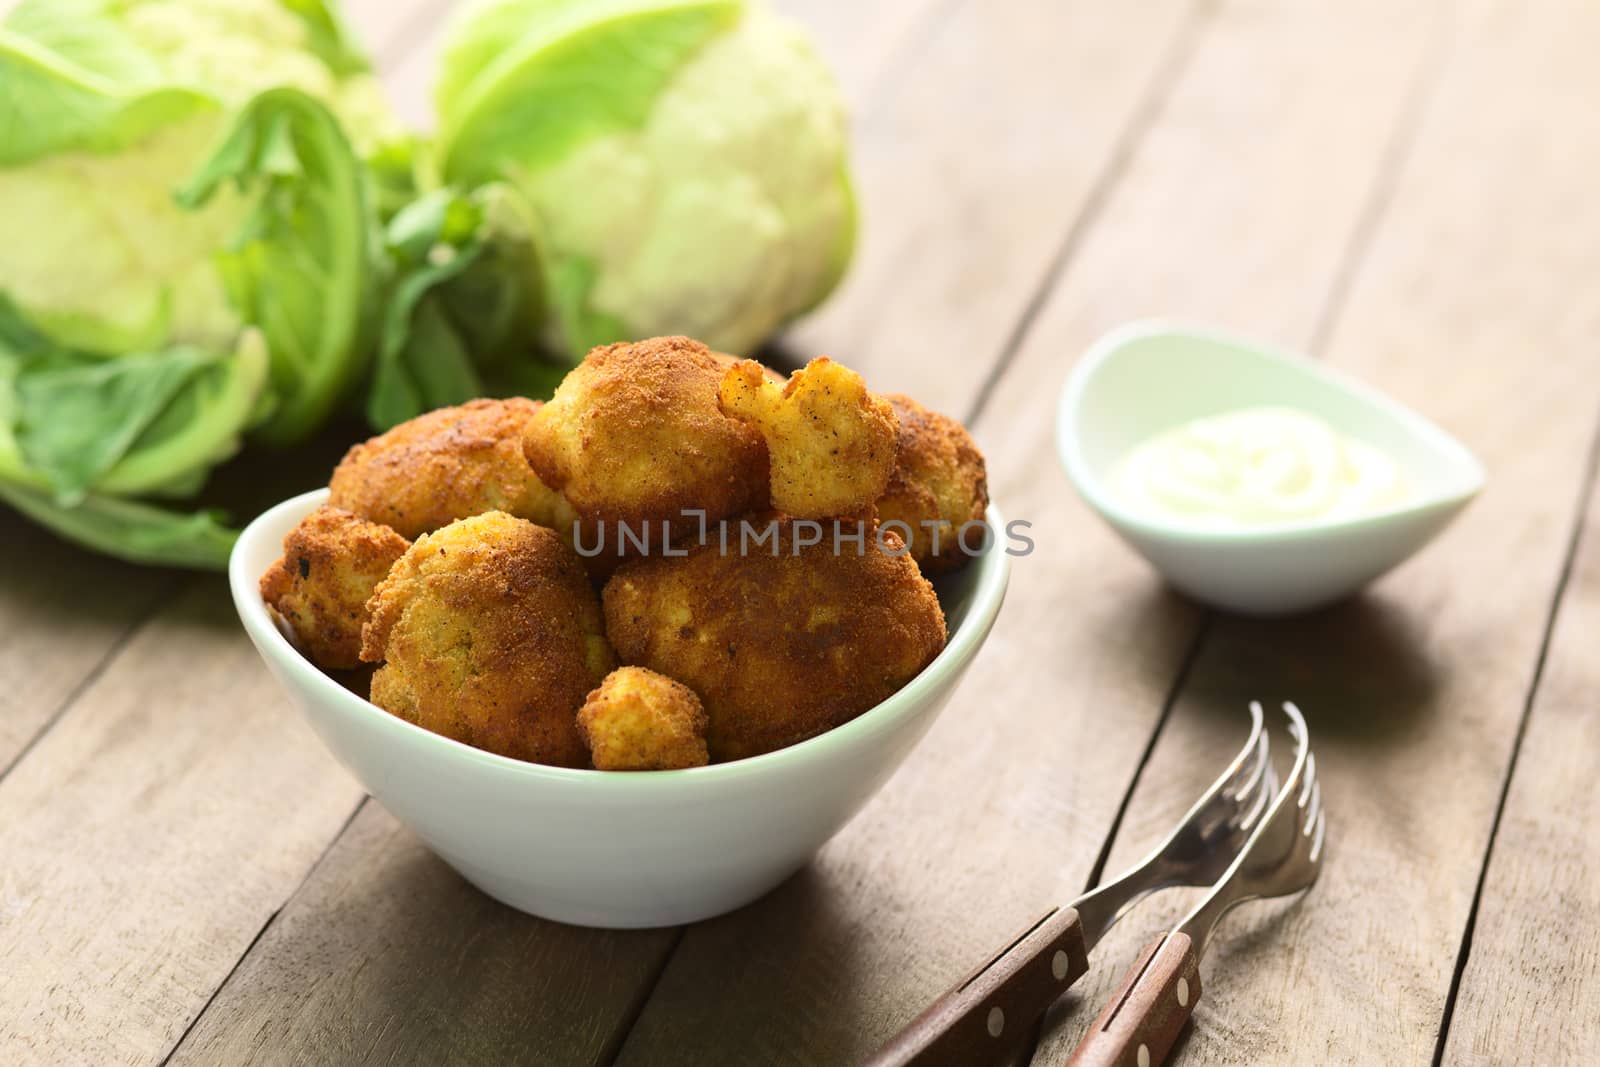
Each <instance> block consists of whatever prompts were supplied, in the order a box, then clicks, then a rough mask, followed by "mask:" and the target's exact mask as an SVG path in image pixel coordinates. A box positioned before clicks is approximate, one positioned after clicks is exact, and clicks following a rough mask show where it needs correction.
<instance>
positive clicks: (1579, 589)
mask: <svg viewBox="0 0 1600 1067" xmlns="http://www.w3.org/2000/svg"><path fill="white" fill-rule="evenodd" d="M1584 531H1585V532H1584V538H1583V544H1582V547H1581V549H1580V550H1579V553H1578V557H1577V560H1576V563H1575V566H1574V568H1573V572H1572V576H1571V578H1570V580H1569V582H1568V585H1567V591H1566V595H1565V597H1563V598H1562V601H1561V604H1560V608H1559V614H1558V615H1557V618H1556V627H1555V631H1554V635H1553V638H1552V641H1551V645H1550V651H1549V655H1548V657H1547V659H1546V660H1545V665H1544V672H1543V676H1542V677H1541V679H1540V681H1539V688H1538V691H1537V693H1536V695H1535V699H1534V704H1533V707H1532V709H1531V712H1530V717H1529V721H1528V728H1527V734H1526V736H1525V737H1524V738H1523V742H1522V747H1521V749H1520V751H1519V753H1518V755H1517V764H1516V773H1515V775H1514V776H1513V777H1512V780H1511V785H1510V790H1509V792H1508V794H1507V796H1506V805H1505V811H1504V814H1503V815H1502V817H1501V819H1500V824H1499V827H1498V830H1497V832H1496V834H1495V838H1494V849H1493V852H1492V853H1491V858H1490V861H1489V869H1488V872H1487V875H1486V877H1485V880H1484V886H1483V895H1482V900H1481V901H1480V903H1479V905H1478V911H1477V922H1476V924H1475V925H1474V928H1473V935H1472V944H1471V955H1470V956H1469V957H1468V958H1467V966H1466V971H1465V973H1464V974H1463V975H1462V977H1461V988H1460V990H1459V992H1458V994H1457V1000H1456V1004H1455V1013H1454V1016H1453V1021H1452V1023H1451V1026H1450V1032H1449V1035H1448V1040H1447V1044H1446V1045H1445V1048H1444V1062H1445V1063H1447V1064H1461V1065H1467V1064H1471V1065H1473V1067H1488V1065H1492V1064H1500V1063H1520V1062H1544V1063H1600V1030H1597V1029H1596V1027H1595V1023H1594V1021H1595V1018H1596V1017H1597V1015H1600V929H1597V928H1596V925H1595V916H1596V915H1600V839H1597V837H1596V835H1595V827H1596V826H1600V791H1597V790H1596V789H1595V788H1594V772H1595V767H1596V766H1600V736H1597V734H1596V731H1595V725H1594V710H1595V694H1596V693H1600V659H1597V658H1596V657H1595V654H1594V649H1595V635H1596V634H1597V633H1600V494H1597V493H1594V492H1593V491H1592V489H1591V494H1590V498H1589V509H1588V515H1587V517H1586V518H1585V521H1584Z"/></svg>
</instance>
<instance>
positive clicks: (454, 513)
mask: <svg viewBox="0 0 1600 1067" xmlns="http://www.w3.org/2000/svg"><path fill="white" fill-rule="evenodd" d="M539 407H540V404H539V402H538V401H536V400H527V399H524V398H523V397H511V398H510V399H507V400H471V401H468V402H467V403H465V404H462V405H460V406H458V407H453V408H440V409H439V410H437V411H430V412H428V413H427V414H426V415H419V416H417V417H416V418H414V419H410V420H408V421H406V422H402V423H401V424H400V425H399V426H396V427H395V428H394V429H392V430H389V431H388V432H387V433H382V434H379V435H378V436H377V437H374V438H372V439H371V440H369V441H365V442H363V443H362V444H359V445H356V446H355V447H354V448H352V449H350V451H349V452H347V453H345V457H344V459H343V460H342V461H341V462H340V464H339V466H338V468H337V469H335V470H334V472H333V480H332V481H331V482H329V484H328V490H329V492H328V502H329V503H330V504H336V505H338V506H339V507H342V508H348V509H349V510H351V511H353V512H355V513H356V514H357V515H361V516H363V517H364V518H368V519H372V520H373V521H374V522H382V523H385V524H387V525H389V526H391V527H393V528H394V529H395V530H396V531H398V532H399V533H400V534H402V535H404V536H406V537H410V538H416V537H418V536H420V535H422V534H425V533H427V532H429V531H430V530H437V529H438V528H439V527H441V526H444V525H445V524H446V523H450V522H454V521H455V520H456V519H464V518H466V517H467V516H469V515H478V514H481V513H483V512H485V511H505V512H509V513H510V514H512V515H516V516H518V517H520V518H524V519H530V520H532V521H533V522H536V523H538V524H539V525H540V526H547V527H549V528H550V529H552V530H555V531H556V532H557V533H559V534H560V535H561V536H562V538H563V539H564V540H566V541H568V542H569V543H570V542H571V540H572V524H573V521H574V519H575V518H576V515H575V513H574V512H573V510H572V506H571V505H570V504H568V503H567V502H566V500H565V499H564V498H563V497H562V496H561V494H560V493H558V492H556V491H555V490H553V489H551V488H549V487H548V486H546V485H545V484H544V482H542V481H540V480H539V476H538V475H536V474H535V473H534V472H533V469H532V468H531V467H529V466H528V461H527V460H526V459H524V458H523V455H522V435H523V433H524V431H526V429H527V427H528V424H529V423H530V422H531V421H532V420H533V417H534V415H535V414H536V413H537V412H538V410H539Z"/></svg>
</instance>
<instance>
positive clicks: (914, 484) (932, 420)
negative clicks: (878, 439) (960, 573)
mask: <svg viewBox="0 0 1600 1067" xmlns="http://www.w3.org/2000/svg"><path fill="white" fill-rule="evenodd" d="M888 400H889V402H890V403H892V404H893V405H894V410H895V414H896V415H897V416H899V419H900V442H899V447H898V449H897V450H896V453H895V462H894V472H893V473H892V474H891V475H890V476H889V488H888V489H887V490H886V491H885V492H884V494H883V496H881V497H879V498H878V521H879V522H880V523H885V524H888V523H891V522H892V523H894V524H895V525H893V526H891V529H893V530H894V531H895V532H897V533H900V534H902V535H904V536H905V538H906V540H907V542H908V543H909V544H910V545H911V558H913V559H915V560H916V561H917V564H918V566H920V567H921V568H922V571H923V573H924V574H937V573H939V572H941V571H947V570H953V569H955V568H957V567H960V566H962V565H963V564H965V563H966V562H967V560H968V559H969V558H971V557H970V556H969V555H968V554H967V552H966V551H965V550H964V549H963V547H962V543H961V536H962V534H961V527H962V526H963V525H965V524H966V523H969V522H977V521H981V520H982V519H983V513H984V510H985V509H986V508H988V506H989V482H988V477H987V475H986V474H985V471H984V463H983V453H982V452H979V451H978V446H977V445H976V444H975V443H974V442H973V440H972V435H971V434H969V433H967V431H966V428H965V427H964V426H962V425H961V424H960V423H959V422H957V421H956V420H954V419H952V418H948V417H946V416H944V415H940V414H939V413H938V412H934V411H929V410H928V409H927V408H925V407H923V406H922V405H921V404H919V403H917V402H916V401H915V400H912V399H911V398H910V397H908V396H890V397H889V398H888ZM901 523H903V524H904V527H903V528H902V527H901V526H900V525H899V524H901ZM981 542H982V538H981V537H979V536H978V533H977V532H976V529H974V530H973V531H971V532H969V533H968V534H967V535H966V547H967V548H968V549H971V550H973V551H976V550H977V549H978V547H979V545H980V543H981ZM935 544H937V547H938V550H937V552H936V551H935Z"/></svg>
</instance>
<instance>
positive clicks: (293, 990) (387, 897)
mask: <svg viewBox="0 0 1600 1067" xmlns="http://www.w3.org/2000/svg"><path fill="white" fill-rule="evenodd" d="M674 939H675V935H674V934H673V932H672V931H668V930H654V931H652V930H637V931H594V930H583V929H579V928H577V927H572V926H561V925H559V924H556V923H549V922H544V921H542V920H539V919H535V918H533V917H531V916H528V915H524V914H522V913H520V912H517V911H514V910H513V909H511V908H508V907H506V906H505V905H503V904H499V903H497V902H496V901H494V900H491V899H490V898H489V897H487V896H485V895H484V894H482V893H480V892H479V891H478V890H476V889H474V888H473V887H472V886H470V885H468V884H467V883H466V882H465V881H463V880H462V879H461V877H460V876H459V875H457V874H456V873H455V872H454V871H453V870H451V869H450V868H449V867H448V866H446V865H445V863H444V861H443V860H440V859H439V858H438V857H436V856H434V855H433V853H431V852H430V851H428V849H427V847H426V846H424V845H423V844H422V843H421V842H420V841H419V840H417V838H416V837H415V836H413V835H412V834H411V832H410V831H408V830H406V829H405V828H404V827H402V826H401V825H400V824H399V823H397V822H396V821H395V820H394V818H393V817H392V816H391V815H389V814H388V812H386V811H385V810H384V809H383V808H382V807H380V806H379V805H378V804H376V803H375V802H372V801H369V802H368V803H367V804H366V805H365V807H363V809H362V811H361V814H360V815H358V816H357V817H356V819H355V821H354V822H353V823H352V824H351V825H350V828H349V829H348V830H347V831H346V832H345V833H344V834H343V836H341V837H340V838H339V842H338V844H336V845H335V846H334V847H333V848H332V849H331V850H330V851H329V853H328V855H327V856H326V857H325V858H324V859H323V861H322V862H321V863H320V864H318V866H317V868H316V870H315V871H314V872H313V874H312V875H311V877H310V878H309V879H308V880H307V882H306V884H305V886H304V887H303V888H302V889H301V891H300V892H299V893H298V894H296V896H295V897H294V899H293V900H292V901H291V902H290V903H289V905H288V906H287V907H286V908H285V909H284V912H283V914H282V916H280V917H279V919H278V920H277V921H275V922H274V923H273V924H272V926H271V927H270V928H269V929H268V931H267V932H266V934H264V935H263V936H262V938H261V940H260V941H259V942H258V943H257V944H256V945H255V946H254V948H253V949H252V951H251V952H250V954H249V955H248V956H247V957H246V958H245V960H244V962H243V963H242V964H241V965H240V967H239V969H238V970H237V972H235V974H234V975H233V976H232V977H231V978H230V979H229V980H228V983H227V984H226V985H225V986H224V987H223V988H222V990H221V991H220V992H219V993H218V995H217V997H216V1000H215V1001H214V1002H213V1003H212V1005H211V1006H210V1008H209V1009H208V1010H207V1011H206V1013H205V1014H204V1015H203V1016H202V1017H201V1018H200V1021H199V1023H198V1024H197V1025H196V1026H195V1028H194V1030H193V1031H192V1032H191V1033H190V1034H189V1035H188V1036H187V1037H186V1038H185V1040H184V1042H183V1043H182V1045H180V1046H179V1048H178V1050H177V1053H176V1055H174V1056H173V1058H172V1060H171V1061H170V1062H171V1063H173V1064H190V1063H192V1064H216V1063H246V1062H259V1061H260V1060H263V1059H268V1060H271V1061H274V1062H283V1063H300V1062H313V1061H315V1062H339V1063H396V1062H466V1063H497V1064H498V1063H505V1064H510V1063H528V1064H546V1063H562V1064H580V1063H597V1062H602V1061H603V1059H604V1057H605V1056H606V1055H607V1052H608V1044H609V1042H610V1040H611V1038H612V1035H613V1033H614V1031H615V1027H614V1025H612V1023H611V1020H613V1019H614V1018H615V1017H616V1015H617V1014H618V1013H619V1012H626V1011H627V1010H628V1009H629V1008H630V1007H631V1006H632V1005H633V1004H635V1003H637V1001H638V1000H639V998H640V997H641V996H642V994H643V992H644V991H645V989H646V988H648V985H649V982H650V979H651V978H652V977H653V976H654V974H655V971H656V969H657V967H658V966H659V964H660V962H661V961H662V960H663V959H664V958H665V956H666V953H667V951H668V950H669V949H670V947H671V945H672V942H673V940H674ZM353 1009H358V1010H353Z"/></svg>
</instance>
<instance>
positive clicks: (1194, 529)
mask: <svg viewBox="0 0 1600 1067" xmlns="http://www.w3.org/2000/svg"><path fill="white" fill-rule="evenodd" d="M1152 337H1176V338H1183V339H1190V340H1198V341H1203V342H1208V343H1212V344H1219V345H1225V346H1227V347H1230V348H1235V349H1242V350H1245V351H1248V352H1250V353H1252V354H1254V355H1257V356H1261V357H1263V358H1265V359H1269V360H1272V361H1274V362H1277V363H1282V364H1286V365H1289V366H1291V367H1294V368H1295V369H1296V370H1298V371H1300V372H1302V373H1304V374H1306V375H1308V376H1309V377H1311V378H1315V379H1316V380H1318V381H1319V382H1320V383H1321V384H1323V385H1324V386H1326V387H1328V388H1330V389H1334V390H1338V391H1340V392H1344V393H1347V394H1350V395H1353V396H1355V397H1357V398H1358V399H1360V400H1362V401H1363V402H1365V403H1367V404H1370V405H1371V406H1372V407H1374V408H1376V409H1378V410H1380V411H1382V412H1383V413H1384V414H1385V415H1387V416H1388V417H1390V418H1392V419H1394V420H1395V421H1397V422H1400V423H1404V424H1406V425H1407V426H1408V427H1409V428H1410V429H1411V430H1412V431H1413V432H1415V433H1416V434H1417V435H1418V436H1419V437H1422V438H1424V439H1426V440H1427V441H1428V442H1429V443H1430V444H1431V445H1432V446H1433V447H1435V448H1437V449H1438V450H1439V451H1440V452H1441V453H1446V454H1449V455H1450V456H1451V457H1452V458H1453V460H1454V461H1455V462H1457V463H1459V465H1460V467H1461V469H1462V470H1463V471H1465V472H1467V478H1466V480H1465V482H1464V484H1463V485H1462V487H1461V488H1459V489H1457V490H1455V491H1454V492H1445V493H1437V494H1434V495H1430V496H1428V497H1425V498H1423V499H1420V500H1416V501H1413V502H1412V503H1409V504H1402V505H1399V506H1394V507H1389V508H1386V509H1384V510H1382V511H1376V512H1373V513H1372V514H1370V515H1355V516H1350V517H1347V518H1340V519H1303V520H1298V521H1295V522H1285V523H1277V524H1274V525H1270V526H1260V527H1218V528H1213V527H1207V526H1200V525H1193V524H1186V523H1183V522H1177V521H1173V522H1163V521H1160V520H1159V519H1156V518H1153V517H1151V516H1147V515H1144V514H1142V513H1140V512H1136V511H1134V510H1132V509H1130V508H1127V507H1124V506H1123V505H1122V504H1121V503H1120V502H1119V501H1117V500H1116V499H1115V497H1114V496H1113V494H1111V493H1110V492H1108V491H1105V489H1104V487H1103V486H1102V484H1101V482H1102V479H1101V477H1100V475H1099V473H1098V472H1097V470H1096V469H1095V467H1094V465H1093V464H1091V463H1090V462H1089V461H1088V459H1086V458H1085V457H1084V455H1083V451H1082V445H1081V442H1080V438H1079V434H1078V417H1077V414H1078V410H1079V409H1080V408H1081V407H1082V406H1083V394H1084V392H1085V390H1087V389H1088V387H1089V383H1090V382H1091V381H1092V380H1093V378H1094V375H1095V373H1096V372H1097V371H1098V370H1099V369H1100V368H1101V367H1102V366H1103V365H1104V364H1106V363H1107V362H1109V361H1110V360H1111V359H1113V358H1115V357H1116V355H1117V354H1118V353H1119V352H1120V351H1121V350H1122V349H1124V348H1125V347H1127V346H1128V345H1129V344H1131V343H1133V342H1135V341H1140V340H1144V339H1147V338H1152ZM1055 438H1056V441H1055V444H1056V455H1057V458H1058V459H1059V460H1060V463H1061V466H1062V468H1063V469H1064V470H1065V471H1066V474H1067V480H1068V481H1070V482H1071V483H1072V486H1073V488H1074V489H1076V490H1077V491H1078V494H1079V496H1081V497H1082V498H1083V499H1084V500H1085V501H1086V502H1087V503H1088V504H1089V506H1090V507H1092V508H1093V509H1094V510H1095V511H1097V512H1099V513H1100V515H1101V516H1102V517H1103V518H1105V519H1106V520H1108V521H1110V522H1112V523H1113V524H1115V525H1118V526H1122V527H1125V528H1127V529H1129V530H1131V531H1133V532H1135V533H1138V534H1140V535H1142V536H1145V537H1156V538H1162V539H1165V540H1169V541H1182V542H1187V543H1189V544H1208V543H1227V544H1241V543H1261V542H1264V541H1297V540H1310V539H1313V538H1317V537H1322V536H1325V535H1335V536H1337V535H1341V534H1350V533H1356V532H1359V531H1361V530H1362V529H1365V528H1369V527H1372V526H1376V525H1380V524H1387V523H1389V522H1392V521H1396V520H1401V519H1406V518H1412V517H1415V516H1418V515H1422V514H1425V513H1429V512H1433V511H1437V510H1440V509H1450V510H1454V509H1458V508H1460V507H1462V506H1464V505H1466V504H1467V503H1468V502H1469V501H1471V500H1472V499H1473V498H1474V497H1476V496H1477V495H1478V494H1479V493H1480V492H1482V490H1483V487H1484V485H1485V483H1486V482H1487V480H1488V474H1487V472H1486V470H1485V469H1484V466H1483V462H1482V461H1481V460H1479V459H1478V457H1477V456H1476V455H1474V454H1473V452H1472V450H1471V449H1469V448H1468V447H1467V446H1466V445H1465V444H1463V443H1462V442H1461V441H1460V440H1458V439H1457V438H1456V437H1455V436H1454V435H1452V434H1451V433H1450V432H1449V431H1447V430H1445V429H1444V428H1443V427H1441V426H1439V425H1438V424H1437V423H1435V422H1433V421H1432V420H1430V419H1429V418H1427V417H1426V416H1425V415H1423V414H1421V413H1420V412H1418V411H1416V410H1414V409H1412V408H1410V407H1408V406H1407V405H1405V404H1402V403H1401V402H1400V401H1398V400H1396V399H1395V398H1394V397H1391V396H1389V395H1388V394H1386V393H1383V392H1381V391H1380V390H1378V389H1376V388H1374V387H1373V386H1370V385H1368V384H1366V383H1365V382H1363V381H1360V380H1359V379H1357V378H1353V377H1351V376H1350V375H1347V374H1344V373H1342V372H1340V371H1339V370H1337V369H1335V368H1333V367H1328V366H1325V365H1323V364H1321V363H1318V362H1316V361H1314V360H1311V359H1308V358H1306V357H1304V356H1299V355H1295V354H1293V353H1291V352H1288V351H1286V350H1284V349H1282V348H1278V347H1275V346H1273V345H1270V344H1265V343H1263V342H1261V341H1257V340H1255V339H1253V338H1250V337H1246V336H1243V335H1241V334H1235V333H1231V332H1228V331H1226V330H1218V329H1213V328H1211V327H1207V326H1201V325H1197V324H1193V323H1187V322H1183V321H1180V320H1175V319H1162V318H1152V319H1138V320H1136V321H1133V322H1128V323H1124V324H1123V325H1121V326H1117V327H1114V328H1113V329H1111V330H1108V331H1107V332H1106V333H1103V334H1101V335H1100V336H1099V337H1098V338H1096V339H1095V341H1094V343H1093V344H1091V345H1090V346H1089V348H1088V350H1087V351H1086V352H1085V353H1084V356H1083V358H1082V359H1081V360H1079V361H1078V364H1077V365H1076V366H1075V367H1073V368H1072V371H1071V372H1070V373H1069V374H1068V375H1067V379H1066V381H1065V382H1064V383H1063V384H1062V387H1061V396H1060V400H1059V402H1058V403H1057V406H1056V422H1055Z"/></svg>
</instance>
